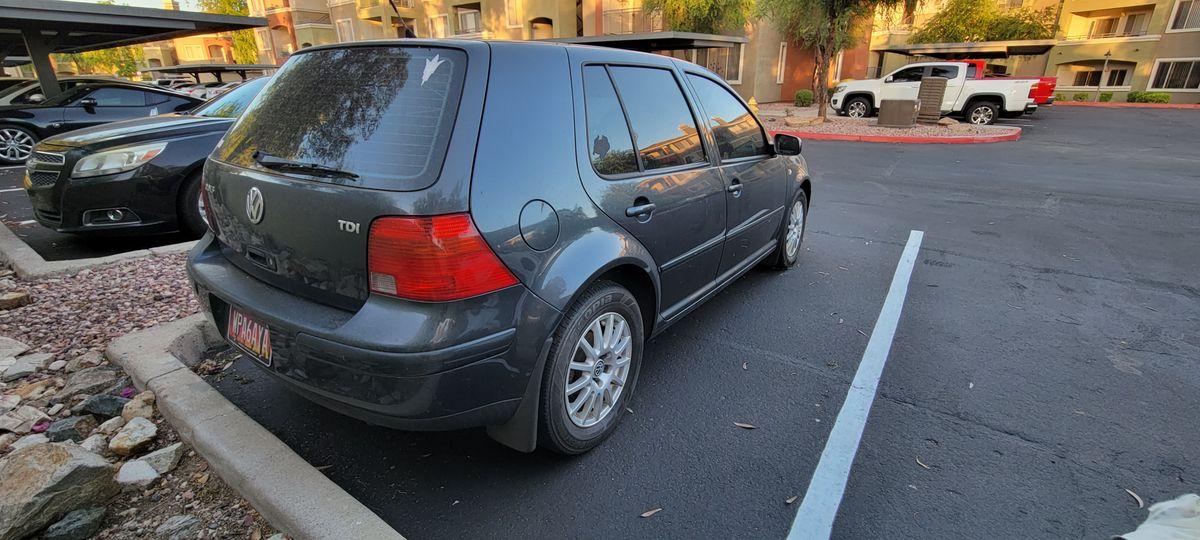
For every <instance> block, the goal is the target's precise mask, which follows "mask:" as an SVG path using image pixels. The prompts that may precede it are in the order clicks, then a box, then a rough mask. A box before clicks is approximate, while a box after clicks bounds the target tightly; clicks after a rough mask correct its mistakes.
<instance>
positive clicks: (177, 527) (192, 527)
mask: <svg viewBox="0 0 1200 540" xmlns="http://www.w3.org/2000/svg"><path fill="white" fill-rule="evenodd" d="M199 529H200V520H198V519H196V518H195V516H171V517H169V518H167V520H166V521H164V522H163V524H162V525H159V526H158V528H157V529H154V535H155V536H157V537H159V538H166V539H168V540H180V539H183V538H190V537H192V536H195V533H196V532H197V531H198V530H199Z"/></svg>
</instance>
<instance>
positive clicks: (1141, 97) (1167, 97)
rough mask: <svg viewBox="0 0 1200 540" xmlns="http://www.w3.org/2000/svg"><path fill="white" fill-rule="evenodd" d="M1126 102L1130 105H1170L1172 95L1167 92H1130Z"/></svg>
mask: <svg viewBox="0 0 1200 540" xmlns="http://www.w3.org/2000/svg"><path fill="white" fill-rule="evenodd" d="M1125 101H1128V102H1130V103H1170V102H1171V94H1168V93H1166V92H1136V91H1135V92H1130V93H1129V96H1128V97H1126V98H1125Z"/></svg>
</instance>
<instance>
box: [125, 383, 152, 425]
mask: <svg viewBox="0 0 1200 540" xmlns="http://www.w3.org/2000/svg"><path fill="white" fill-rule="evenodd" d="M152 416H154V392H151V391H149V390H146V391H145V392H142V393H140V394H138V395H136V396H133V399H131V400H129V403H126V404H125V408H124V409H123V410H122V411H121V418H124V419H125V421H126V422H128V421H130V420H132V419H134V418H150V417H152Z"/></svg>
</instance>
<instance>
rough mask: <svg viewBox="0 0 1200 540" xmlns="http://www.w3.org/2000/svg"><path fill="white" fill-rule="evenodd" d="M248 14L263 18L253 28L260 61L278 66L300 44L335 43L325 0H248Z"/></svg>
mask: <svg viewBox="0 0 1200 540" xmlns="http://www.w3.org/2000/svg"><path fill="white" fill-rule="evenodd" d="M385 1H386V0H385ZM247 4H248V8H249V12H250V16H251V17H265V18H266V19H267V26H266V27H265V28H256V29H255V30H254V41H255V43H256V44H257V45H258V62H259V63H260V64H274V65H280V64H283V63H284V62H285V61H287V58H288V56H290V55H291V54H292V53H294V52H296V51H297V50H299V49H300V48H302V47H309V46H313V45H324V44H327V43H337V42H338V39H337V33H336V31H335V30H334V26H333V23H332V22H331V21H330V15H329V5H328V4H327V0H248V2H247Z"/></svg>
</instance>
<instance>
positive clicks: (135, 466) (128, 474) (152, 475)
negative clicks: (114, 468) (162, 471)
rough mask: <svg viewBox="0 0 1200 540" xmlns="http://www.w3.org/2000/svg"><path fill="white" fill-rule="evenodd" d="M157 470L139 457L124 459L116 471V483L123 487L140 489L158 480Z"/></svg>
mask: <svg viewBox="0 0 1200 540" xmlns="http://www.w3.org/2000/svg"><path fill="white" fill-rule="evenodd" d="M159 476H160V475H159V474H158V471H156V470H154V467H151V466H150V464H149V463H146V462H145V461H142V460H140V459H135V460H133V461H126V462H125V464H124V465H121V470H120V471H118V472H117V483H118V484H120V485H121V488H123V489H141V488H144V487H146V486H149V485H150V484H153V483H154V481H155V480H158V477H159Z"/></svg>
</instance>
